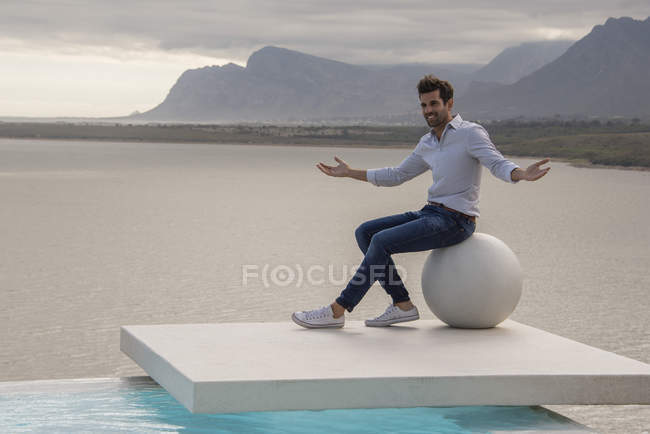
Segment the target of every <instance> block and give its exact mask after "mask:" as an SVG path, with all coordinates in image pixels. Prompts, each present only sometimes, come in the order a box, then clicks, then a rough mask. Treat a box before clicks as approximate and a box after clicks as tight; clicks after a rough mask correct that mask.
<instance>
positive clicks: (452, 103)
mask: <svg viewBox="0 0 650 434" xmlns="http://www.w3.org/2000/svg"><path fill="white" fill-rule="evenodd" d="M453 106H454V99H453V98H449V101H447V107H448V108H449V111H451V109H452V107H453Z"/></svg>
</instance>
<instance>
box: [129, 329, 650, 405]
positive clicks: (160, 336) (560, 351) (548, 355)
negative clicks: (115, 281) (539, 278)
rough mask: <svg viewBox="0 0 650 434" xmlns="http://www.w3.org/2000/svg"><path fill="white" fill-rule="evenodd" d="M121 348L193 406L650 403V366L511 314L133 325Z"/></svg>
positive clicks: (187, 403)
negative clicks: (478, 318) (469, 325)
mask: <svg viewBox="0 0 650 434" xmlns="http://www.w3.org/2000/svg"><path fill="white" fill-rule="evenodd" d="M120 347H121V349H122V351H123V352H124V353H126V354H127V355H129V356H130V357H131V358H132V359H133V360H134V361H135V362H136V363H137V364H138V365H140V366H141V367H142V368H143V369H144V370H145V371H146V372H147V373H148V374H149V375H150V376H151V377H152V378H153V379H154V380H156V381H157V382H158V383H159V384H160V385H162V386H163V387H165V389H167V391H168V392H169V393H170V394H171V395H172V396H174V397H175V398H176V399H177V400H178V401H179V402H181V403H182V404H183V405H185V406H186V407H187V408H188V409H189V410H190V411H191V412H193V413H226V412H243V411H266V410H303V409H305V410H306V409H329V408H377V407H417V406H445V407H446V406H464V405H544V404H650V365H647V364H645V363H642V362H639V361H636V360H632V359H629V358H626V357H622V356H619V355H616V354H613V353H611V352H607V351H603V350H600V349H597V348H594V347H590V346H588V345H584V344H581V343H578V342H575V341H572V340H569V339H566V338H563V337H560V336H557V335H553V334H551V333H548V332H545V331H542V330H539V329H536V328H534V327H530V326H526V325H523V324H520V323H517V322H515V321H512V320H506V321H504V322H503V323H501V324H500V325H499V326H497V327H495V328H491V329H476V330H471V329H456V328H451V327H449V326H447V325H445V324H444V323H442V322H441V321H438V320H426V321H425V320H420V321H415V322H412V323H407V324H404V325H398V326H391V327H386V328H371V327H365V326H364V325H363V323H362V322H358V321H355V322H348V323H347V324H346V325H345V327H344V328H343V329H321V330H308V329H303V328H301V327H299V326H297V325H295V324H293V323H290V322H283V323H221V324H160V325H130V326H123V327H122V328H121V338H120Z"/></svg>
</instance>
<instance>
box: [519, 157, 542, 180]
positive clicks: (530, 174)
mask: <svg viewBox="0 0 650 434" xmlns="http://www.w3.org/2000/svg"><path fill="white" fill-rule="evenodd" d="M549 161H551V160H550V159H548V158H544V159H543V160H540V161H538V162H537V163H533V164H531V165H530V166H528V167H527V168H526V170H523V169H520V168H519V167H518V168H516V169H514V170H513V171H512V172H510V178H511V179H512V180H513V181H514V182H517V181H521V180H522V179H523V180H525V181H537V180H538V179H539V178H541V177H542V176H544V175H546V174H547V173H548V171H549V170H551V168H550V167H545V168H543V169H542V168H541V167H540V166H541V165H542V164H546V163H548V162H549Z"/></svg>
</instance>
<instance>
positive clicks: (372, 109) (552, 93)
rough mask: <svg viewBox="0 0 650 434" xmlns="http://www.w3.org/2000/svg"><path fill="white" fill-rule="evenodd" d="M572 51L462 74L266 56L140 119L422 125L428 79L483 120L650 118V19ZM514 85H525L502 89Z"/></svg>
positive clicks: (532, 48) (186, 81) (286, 53)
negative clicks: (446, 87) (446, 84)
mask: <svg viewBox="0 0 650 434" xmlns="http://www.w3.org/2000/svg"><path fill="white" fill-rule="evenodd" d="M568 44H569V43H568V42H566V41H563V42H557V43H548V42H540V43H527V44H522V45H520V46H518V47H510V48H508V49H506V50H504V51H503V52H502V53H500V54H499V55H498V56H497V57H495V59H494V60H493V61H492V62H490V64H488V65H486V66H484V67H483V68H480V69H479V70H475V67H474V68H472V66H471V65H466V68H464V70H463V71H459V70H454V69H450V68H452V67H453V65H438V66H436V65H430V64H406V65H373V66H364V65H353V64H348V63H344V62H339V61H336V60H330V59H325V58H322V57H317V56H312V55H309V54H304V53H300V52H297V51H292V50H288V49H285V48H278V47H264V48H262V49H261V50H258V51H256V52H255V53H253V54H252V55H251V56H250V58H249V59H248V63H247V66H246V67H245V68H244V67H241V66H238V65H234V64H228V65H224V66H221V67H219V66H210V67H204V68H198V69H193V70H188V71H185V72H184V73H183V74H182V75H181V77H180V78H179V79H178V81H177V82H176V84H175V85H174V86H173V87H172V89H171V90H170V92H169V94H168V96H167V98H165V100H164V101H163V102H162V103H161V104H160V105H158V106H157V107H155V108H154V109H152V110H150V111H148V112H145V113H143V114H139V115H135V116H133V119H134V120H155V121H187V122H241V121H244V122H249V121H269V122H283V121H289V122H291V121H301V120H302V121H308V122H314V121H328V120H335V119H336V120H339V121H340V120H345V119H350V120H351V121H354V120H360V119H364V120H373V119H374V120H376V121H378V122H393V121H395V122H401V123H403V122H406V123H409V122H418V121H419V120H420V114H419V109H418V105H417V92H416V90H415V85H416V83H417V81H418V80H419V79H420V78H421V77H422V76H423V75H424V74H428V73H432V74H435V75H437V76H439V77H441V78H443V79H447V80H449V81H451V82H452V84H453V85H454V87H455V89H456V98H455V99H456V105H455V108H456V109H457V110H459V111H460V112H461V113H462V114H463V115H464V116H465V117H470V118H473V119H485V120H488V119H508V118H514V117H521V116H523V117H548V116H554V115H556V114H558V115H562V116H574V115H579V116H601V117H611V116H628V117H633V116H641V117H646V116H650V102H649V101H648V98H647V97H648V96H649V95H650V85H649V84H648V80H647V78H646V76H647V71H648V70H649V69H650V18H648V19H646V20H645V21H638V20H633V19H631V18H619V19H613V18H610V19H608V20H607V22H606V23H605V24H604V25H598V26H595V27H594V28H593V30H592V31H591V32H590V33H589V34H588V35H587V36H585V37H584V38H582V39H581V40H579V41H577V42H576V43H574V44H573V45H571V46H570V47H569V48H568V49H566V45H568ZM562 51H564V54H561V55H560V53H561V52H562ZM557 56H559V57H557ZM555 57H557V58H555ZM552 58H555V59H554V60H552V61H551V62H550V63H548V64H546V65H544V66H541V67H540V68H539V69H537V70H535V71H532V73H530V74H528V75H526V76H524V77H523V78H522V77H520V76H521V75H522V74H525V73H526V72H528V71H529V70H530V69H534V68H535V67H537V66H538V65H539V64H541V63H543V62H544V60H545V59H546V60H549V59H552ZM458 69H461V68H458ZM472 69H474V72H471V71H472ZM468 71H470V72H468ZM511 80H517V81H516V82H515V83H512V84H500V83H496V82H494V81H501V82H502V83H507V82H509V81H511ZM485 81H490V83H485Z"/></svg>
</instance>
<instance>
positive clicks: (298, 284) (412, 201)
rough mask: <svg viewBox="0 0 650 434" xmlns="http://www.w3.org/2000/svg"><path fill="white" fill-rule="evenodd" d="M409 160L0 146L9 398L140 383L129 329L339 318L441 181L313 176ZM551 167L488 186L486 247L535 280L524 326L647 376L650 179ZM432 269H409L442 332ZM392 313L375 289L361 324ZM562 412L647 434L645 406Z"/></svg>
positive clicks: (294, 150) (193, 148)
mask: <svg viewBox="0 0 650 434" xmlns="http://www.w3.org/2000/svg"><path fill="white" fill-rule="evenodd" d="M408 152H409V151H408V150H407V149H369V148H350V149H343V148H325V147H296V146H286V147H284V146H253V145H209V144H149V143H108V142H80V141H79V142H65V141H36V140H24V141H21V140H7V139H0V200H1V201H2V206H0V244H1V245H2V247H3V248H2V249H0V294H2V300H3V302H2V304H1V305H0V321H1V323H2V324H3V327H2V328H1V329H0V342H1V343H2V345H0V381H7V380H30V379H55V378H81V377H123V376H132V375H143V374H144V372H143V371H142V370H141V369H140V368H139V367H137V366H136V365H135V364H134V363H133V362H132V361H131V360H130V359H129V358H128V357H126V356H124V355H123V354H122V353H121V352H120V350H119V327H120V325H124V324H154V323H190V322H191V323H202V322H229V321H231V322H246V321H254V322H259V321H289V317H290V314H291V312H293V311H295V310H303V309H311V308H315V307H318V306H321V305H324V304H327V303H329V302H331V300H333V299H334V298H335V297H336V296H337V295H338V293H339V292H340V290H341V289H342V288H343V287H344V286H345V282H346V280H347V277H350V276H351V275H352V273H353V272H354V270H355V266H356V265H357V264H358V263H359V262H360V261H361V258H362V256H361V252H360V251H359V249H358V247H357V245H356V242H355V240H354V235H353V234H354V229H355V228H356V227H357V226H358V225H359V224H360V223H362V222H363V221H366V220H369V219H371V218H376V217H380V216H384V215H389V214H394V213H400V212H404V211H406V210H415V209H420V208H421V207H422V206H423V205H424V203H425V201H426V190H427V187H428V186H429V185H430V182H431V177H430V174H424V175H421V176H420V177H418V178H416V179H414V180H412V181H410V182H408V183H406V184H403V185H401V186H399V187H392V188H378V187H375V186H373V185H371V184H368V183H365V182H360V181H356V180H352V179H340V178H331V177H327V176H325V175H324V174H322V173H321V172H320V171H319V170H318V169H317V168H316V167H315V164H316V163H317V162H318V161H323V162H333V159H332V158H333V156H334V155H338V156H340V157H341V158H343V159H344V160H346V161H347V162H348V163H349V164H350V165H351V166H352V167H357V168H370V167H383V166H387V165H395V164H397V163H399V162H400V161H401V160H402V158H404V157H405V156H406V155H407V153H408ZM514 161H515V162H517V163H518V164H520V165H522V166H525V165H527V164H530V163H531V162H532V161H533V160H529V159H522V158H516V159H514ZM551 165H552V169H551V171H550V173H549V174H548V175H547V176H546V177H545V178H543V179H542V180H540V181H538V182H536V183H528V182H521V183H519V184H516V185H511V184H507V183H504V182H502V181H500V180H498V179H496V178H494V177H492V176H491V175H490V174H489V172H488V171H487V170H484V177H483V185H482V192H481V213H482V215H481V218H480V219H479V222H478V227H477V231H479V232H485V233H488V234H491V235H494V236H496V237H498V238H500V239H502V240H503V241H504V242H505V243H506V244H508V245H509V246H510V248H511V249H512V250H513V251H514V252H515V253H516V254H517V256H518V257H519V260H520V262H521V264H522V267H523V269H524V273H525V282H524V292H523V295H522V298H521V301H520V303H519V305H518V307H517V309H516V310H515V312H514V313H513V315H512V317H511V318H512V319H513V320H516V321H520V322H522V323H525V324H528V325H531V326H534V327H538V328H540V329H543V330H547V331H549V332H552V333H556V334H559V335H562V336H565V337H568V338H571V339H574V340H577V341H580V342H583V343H586V344H589V345H593V346H596V347H599V348H602V349H605V350H608V351H613V352H615V353H618V354H621V355H624V356H628V357H631V358H634V359H637V360H641V361H643V362H646V363H650V315H648V312H649V311H650V294H649V291H650V272H649V271H648V268H649V266H650V228H649V226H648V224H647V220H646V219H647V216H648V214H649V211H650V200H649V198H650V172H640V171H622V170H613V169H594V168H589V169H587V168H574V167H571V166H569V165H567V164H565V163H559V162H552V163H551ZM426 255H427V253H426V252H419V253H407V254H399V255H395V256H394V259H395V260H396V263H397V264H398V265H401V266H403V267H404V269H405V273H404V274H403V276H402V277H403V278H404V279H405V282H406V286H407V288H409V289H410V292H411V295H412V299H413V301H414V302H415V303H416V304H417V305H418V306H420V311H421V314H422V317H423V318H433V315H432V314H431V313H430V312H428V309H426V304H425V302H424V299H423V297H422V294H421V292H419V279H420V270H421V267H422V264H423V262H424V260H425V258H426ZM246 270H248V272H247V273H246V272H245V271H246ZM309 270H312V271H313V273H312V272H310V273H311V277H312V278H311V279H309V278H307V273H308V272H309ZM245 275H246V279H244V277H245ZM300 275H302V279H301V278H300ZM388 302H389V298H388V297H387V296H386V294H385V293H384V292H383V290H382V289H381V288H380V287H379V286H378V285H376V286H374V287H373V288H372V289H371V290H370V291H369V293H368V295H367V296H366V297H365V298H364V300H363V301H362V302H361V304H360V305H359V306H358V307H357V308H356V309H355V310H354V312H353V313H352V314H350V315H349V316H348V318H349V319H352V320H362V319H365V318H367V317H371V316H376V315H377V314H378V313H381V312H383V310H384V308H385V307H386V305H387V304H388ZM548 408H550V409H552V410H554V411H558V412H560V413H562V414H564V415H566V416H568V417H571V418H573V419H574V420H576V421H578V422H580V423H583V424H586V425H588V426H590V427H592V428H595V429H598V430H600V431H602V432H620V433H635V432H639V433H640V432H644V431H650V407H648V406H548Z"/></svg>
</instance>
